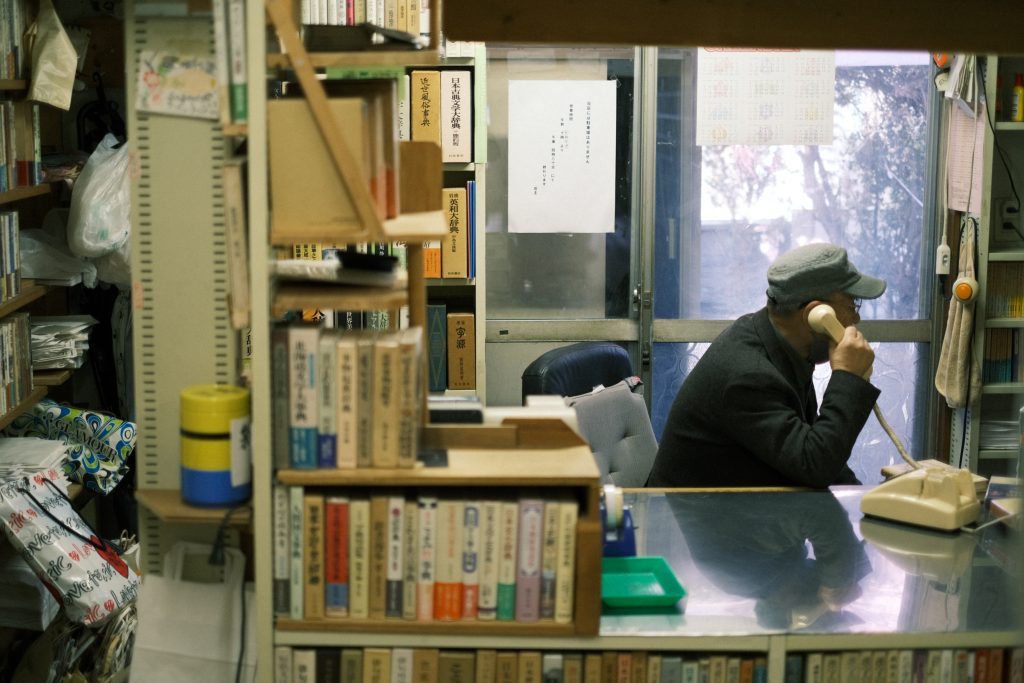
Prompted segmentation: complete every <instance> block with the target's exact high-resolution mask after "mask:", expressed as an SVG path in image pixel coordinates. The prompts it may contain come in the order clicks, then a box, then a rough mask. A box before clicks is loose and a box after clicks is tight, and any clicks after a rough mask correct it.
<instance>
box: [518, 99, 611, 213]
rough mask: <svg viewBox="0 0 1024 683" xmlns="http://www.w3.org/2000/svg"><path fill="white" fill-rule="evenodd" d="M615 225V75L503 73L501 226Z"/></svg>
mask: <svg viewBox="0 0 1024 683" xmlns="http://www.w3.org/2000/svg"><path fill="white" fill-rule="evenodd" d="M614 229H615V82H614V81H510V82H509V84H508V230H509V232H535V233H550V232H571V233H575V232H578V233H602V232H612V231H613V230H614Z"/></svg>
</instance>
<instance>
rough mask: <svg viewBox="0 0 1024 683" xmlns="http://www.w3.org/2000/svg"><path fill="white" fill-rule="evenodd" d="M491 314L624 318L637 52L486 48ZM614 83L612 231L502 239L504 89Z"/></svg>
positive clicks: (504, 219) (505, 220)
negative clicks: (534, 83)
mask: <svg viewBox="0 0 1024 683" xmlns="http://www.w3.org/2000/svg"><path fill="white" fill-rule="evenodd" d="M487 56H488V60H487V98H488V111H489V120H488V122H487V136H488V149H487V154H488V164H487V190H486V193H487V194H486V198H487V202H486V206H487V226H486V230H487V239H486V245H487V246H486V250H487V255H486V261H485V263H486V267H487V316H488V317H489V318H504V319H523V318H527V319H545V318H546V319H558V320H567V319H603V318H625V317H628V315H629V312H630V302H631V294H632V286H631V285H630V276H629V273H630V245H631V242H632V234H631V232H632V231H631V227H632V219H631V210H632V202H631V194H632V191H633V188H632V179H631V174H632V157H633V87H634V59H633V50H632V49H631V48H626V49H601V50H597V49H587V48H576V49H570V48H502V47H488V50H487ZM541 79H554V80H611V81H614V82H615V83H616V103H615V107H616V139H615V229H614V231H613V232H611V233H602V234H566V233H553V234H523V233H510V232H509V231H508V91H509V83H510V82H511V81H515V80H541Z"/></svg>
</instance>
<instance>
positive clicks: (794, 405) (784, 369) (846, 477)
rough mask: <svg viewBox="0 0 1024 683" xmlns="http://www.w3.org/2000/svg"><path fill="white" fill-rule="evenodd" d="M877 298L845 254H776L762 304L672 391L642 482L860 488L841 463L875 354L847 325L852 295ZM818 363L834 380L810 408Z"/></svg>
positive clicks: (802, 250) (866, 400)
mask: <svg viewBox="0 0 1024 683" xmlns="http://www.w3.org/2000/svg"><path fill="white" fill-rule="evenodd" d="M884 291H885V281H884V280H880V279H878V278H874V277H871V276H869V275H864V274H862V273H860V272H859V271H858V270H857V268H856V267H854V265H853V263H851V262H850V260H849V259H848V257H847V254H846V250H845V249H843V248H842V247H837V246H835V245H832V244H809V245H806V246H803V247H798V248H796V249H793V250H792V251H789V252H787V253H785V254H783V255H781V256H779V258H778V259H776V260H775V262H774V263H772V265H771V266H770V267H769V268H768V290H767V292H766V293H767V295H768V303H767V306H766V307H765V308H762V309H761V310H760V311H757V312H756V313H750V314H747V315H744V316H742V317H741V318H739V319H738V320H737V321H736V322H734V323H733V324H732V325H730V326H729V327H728V328H727V329H726V330H725V331H724V332H722V334H721V335H719V337H718V338H717V339H716V340H715V341H714V343H712V344H711V346H710V348H708V350H707V352H706V353H705V354H704V356H703V357H702V358H701V359H700V361H699V362H698V363H697V365H696V366H695V367H694V369H693V371H692V372H690V374H689V375H688V376H687V378H686V380H685V381H684V382H683V385H682V386H681V387H680V388H679V393H678V394H676V399H675V402H674V403H673V404H672V409H671V411H670V412H669V415H668V421H667V423H666V425H665V431H664V433H663V434H662V437H661V443H660V445H659V448H658V455H657V457H656V458H655V461H654V467H653V468H652V470H651V474H650V478H649V479H648V481H647V485H648V486H666V487H724V486H810V487H815V488H824V487H827V486H829V485H831V484H857V483H860V482H858V481H857V478H856V477H855V476H854V474H853V471H852V470H850V468H849V467H848V466H847V464H846V461H847V459H849V457H850V452H851V451H852V449H853V444H854V442H855V441H856V439H857V435H858V434H859V433H860V430H861V429H862V428H863V427H864V423H865V422H866V421H867V419H868V416H869V415H870V413H871V408H872V406H873V405H874V404H875V400H876V399H877V398H878V393H879V392H878V389H876V388H875V387H874V386H872V385H871V384H870V382H868V381H867V380H866V379H864V375H865V374H867V372H868V370H870V368H871V363H872V361H873V360H874V356H875V354H874V351H872V349H871V347H870V346H869V345H868V342H867V340H866V339H864V336H863V335H862V334H861V333H860V332H859V331H858V330H857V328H856V327H855V325H856V324H857V323H858V322H860V315H858V309H859V308H860V300H861V299H876V298H878V297H880V296H881V295H882V293H883V292H884ZM821 303H827V304H829V305H830V306H832V308H833V309H835V312H836V317H837V318H838V319H839V322H840V323H841V324H842V325H843V327H845V328H846V329H845V333H844V336H843V339H842V341H841V342H839V343H838V344H836V343H834V342H832V341H831V340H830V339H829V338H828V337H827V336H825V335H822V334H819V333H817V332H814V331H813V330H812V329H811V326H810V324H808V322H807V317H808V314H809V313H810V311H811V309H813V308H814V307H815V306H816V305H818V304H821ZM825 361H829V362H830V363H831V365H832V378H831V379H830V380H829V383H828V387H827V388H826V389H825V395H824V398H823V400H822V404H821V407H820V410H819V407H818V403H817V398H816V397H815V394H814V387H813V385H812V384H811V374H812V372H813V370H814V366H815V365H816V364H817V363H824V362H825Z"/></svg>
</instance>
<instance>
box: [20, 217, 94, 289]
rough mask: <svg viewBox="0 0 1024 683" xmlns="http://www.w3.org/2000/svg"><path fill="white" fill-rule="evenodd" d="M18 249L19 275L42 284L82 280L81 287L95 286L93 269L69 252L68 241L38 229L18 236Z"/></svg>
mask: <svg viewBox="0 0 1024 683" xmlns="http://www.w3.org/2000/svg"><path fill="white" fill-rule="evenodd" d="M18 241H19V242H20V245H21V267H22V275H24V276H25V277H28V278H32V279H33V280H36V281H41V282H43V283H44V284H45V283H46V281H48V280H53V281H73V278H74V277H75V276H77V275H81V276H82V283H83V284H84V285H85V286H86V287H88V288H89V289H92V288H93V287H95V286H96V266H95V264H93V263H92V262H91V261H88V260H86V259H83V258H78V257H77V256H74V255H72V254H71V252H70V251H68V245H67V240H58V239H55V238H54V237H53V236H52V235H50V234H49V233H47V232H45V231H44V230H40V229H38V228H30V229H27V230H22V231H21V232H20V233H18Z"/></svg>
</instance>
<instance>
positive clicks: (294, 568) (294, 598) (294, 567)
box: [288, 486, 306, 619]
mask: <svg viewBox="0 0 1024 683" xmlns="http://www.w3.org/2000/svg"><path fill="white" fill-rule="evenodd" d="M304 514H305V502H304V500H303V490H302V487H301V486H291V487H289V490H288V526H289V528H288V544H289V560H290V561H289V570H290V574H289V578H288V585H289V587H290V589H291V590H290V591H289V592H290V596H289V609H290V610H291V611H290V616H291V618H292V619H302V618H303V616H304V615H305V603H304V602H303V599H304V598H303V591H304V588H305V580H304V578H305V570H306V566H305V562H304V555H305V547H306V537H305V536H304V535H303V534H304V526H305V525H304V524H303V522H304V520H303V516H304Z"/></svg>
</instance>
